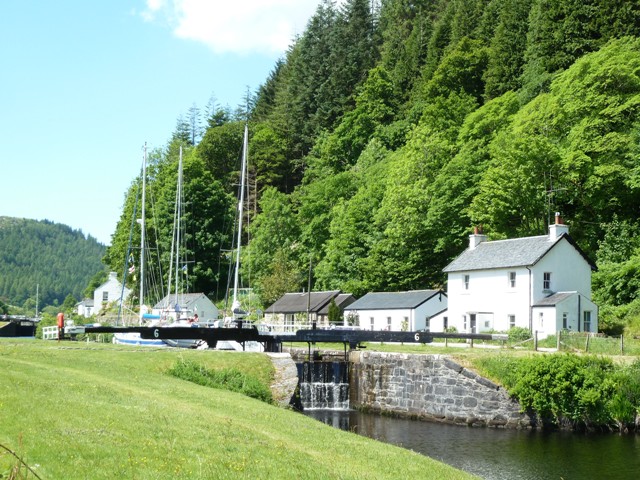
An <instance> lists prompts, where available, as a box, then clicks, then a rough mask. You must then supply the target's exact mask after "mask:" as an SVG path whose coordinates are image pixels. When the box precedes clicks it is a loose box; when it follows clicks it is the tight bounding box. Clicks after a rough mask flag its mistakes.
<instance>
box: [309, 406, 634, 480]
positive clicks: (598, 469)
mask: <svg viewBox="0 0 640 480" xmlns="http://www.w3.org/2000/svg"><path fill="white" fill-rule="evenodd" d="M307 415H309V416H311V417H313V418H315V419H317V420H320V421H322V422H324V423H327V424H329V425H332V426H334V427H336V428H340V429H342V430H350V431H353V432H356V433H359V434H360V435H365V436H367V437H370V438H375V439H377V440H380V441H383V442H387V443H392V444H394V445H399V446H402V447H404V448H408V449H411V450H414V451H416V452H419V453H422V454H424V455H428V456H429V457H431V458H434V459H437V460H440V461H442V462H444V463H447V464H449V465H452V466H454V467H456V468H459V469H461V470H465V471H467V472H470V473H473V474H475V475H478V476H480V477H482V478H485V479H487V480H544V479H564V480H573V479H576V480H591V479H594V480H596V479H597V480H631V479H636V478H640V438H639V437H637V436H636V435H617V434H597V435H596V434H589V435H582V434H572V433H568V432H538V431H518V430H496V429H489V428H467V427H460V426H455V425H444V424H437V423H429V422H420V421H413V420H404V419H397V418H389V417H382V416H379V415H373V414H365V413H360V412H354V411H342V412H338V411H327V410H317V411H313V412H307Z"/></svg>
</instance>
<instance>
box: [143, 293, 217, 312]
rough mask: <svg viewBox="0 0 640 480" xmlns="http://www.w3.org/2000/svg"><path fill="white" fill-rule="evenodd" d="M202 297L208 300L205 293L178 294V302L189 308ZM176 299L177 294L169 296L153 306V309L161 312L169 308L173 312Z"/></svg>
mask: <svg viewBox="0 0 640 480" xmlns="http://www.w3.org/2000/svg"><path fill="white" fill-rule="evenodd" d="M202 297H205V298H207V296H206V295H205V294H204V293H180V294H178V301H179V302H180V306H181V307H186V308H188V307H189V306H190V305H191V304H193V303H194V302H197V301H198V300H200V299H201V298H202ZM175 298H176V294H175V293H172V294H171V295H167V296H166V297H164V298H163V299H162V300H160V301H159V302H158V303H156V304H155V305H154V306H153V308H154V309H156V310H161V309H163V308H169V309H170V310H172V309H173V307H174V305H175V303H174V302H175Z"/></svg>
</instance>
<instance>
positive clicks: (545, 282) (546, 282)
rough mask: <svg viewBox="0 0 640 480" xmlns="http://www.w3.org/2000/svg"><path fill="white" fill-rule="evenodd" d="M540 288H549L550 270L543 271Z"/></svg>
mask: <svg viewBox="0 0 640 480" xmlns="http://www.w3.org/2000/svg"><path fill="white" fill-rule="evenodd" d="M542 289H543V290H551V272H544V278H543V280H542Z"/></svg>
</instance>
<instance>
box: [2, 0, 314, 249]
mask: <svg viewBox="0 0 640 480" xmlns="http://www.w3.org/2000/svg"><path fill="white" fill-rule="evenodd" d="M318 3H319V0H234V1H228V0H224V1H219V0H146V1H145V0H129V1H126V0H96V1H86V0H58V1H55V2H54V1H49V0H1V1H0V216H9V217H18V218H29V219H35V220H45V219H46V220H50V221H52V222H55V223H62V224H65V225H68V226H70V227H72V228H73V229H75V230H81V231H82V232H83V233H84V234H85V235H91V236H92V237H94V238H96V239H97V240H98V241H99V242H100V243H103V244H105V245H109V244H110V242H111V235H112V233H113V232H114V231H115V227H116V224H117V222H118V219H119V218H120V214H121V210H122V204H123V201H124V195H125V192H126V190H127V188H128V187H129V185H130V184H131V182H132V181H133V180H134V178H135V177H136V176H137V175H138V174H139V172H140V168H141V164H142V156H143V146H144V144H145V142H146V144H147V147H148V148H150V149H153V148H162V147H164V146H166V144H167V143H168V141H169V140H170V138H171V134H172V133H173V132H174V130H175V127H176V124H177V121H178V118H179V117H180V116H184V117H185V118H186V114H187V112H188V110H189V109H190V108H191V107H192V106H194V105H195V106H197V107H198V108H199V109H200V110H201V111H203V110H204V109H205V107H206V105H207V104H208V103H209V100H210V99H211V98H212V97H215V99H216V100H217V102H218V104H220V105H221V106H227V105H228V106H229V107H231V108H232V109H235V108H236V107H237V106H239V105H241V104H243V98H244V97H245V96H246V92H247V89H249V90H250V91H251V92H255V91H256V90H257V89H258V88H259V86H260V85H261V84H263V83H264V82H265V80H266V79H267V77H268V75H269V73H270V72H271V71H272V70H273V68H274V67H275V64H276V61H277V60H278V59H279V58H283V56H284V53H285V52H286V50H287V47H288V46H289V45H290V44H291V43H292V41H293V39H294V38H295V35H299V34H301V33H302V32H303V31H304V29H305V27H306V24H307V21H308V20H309V18H310V17H311V15H312V14H313V13H314V12H315V10H316V7H317V4H318Z"/></svg>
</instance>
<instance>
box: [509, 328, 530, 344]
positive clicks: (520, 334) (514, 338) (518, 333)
mask: <svg viewBox="0 0 640 480" xmlns="http://www.w3.org/2000/svg"><path fill="white" fill-rule="evenodd" d="M507 333H508V334H509V342H511V343H518V342H524V341H525V340H529V339H530V338H531V332H530V331H529V329H528V328H524V327H511V328H510V329H509V331H508V332H507Z"/></svg>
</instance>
